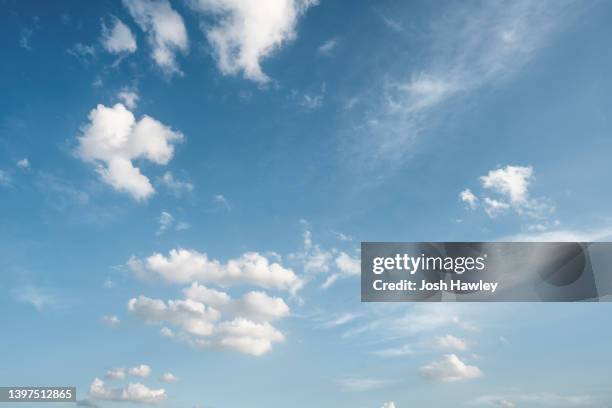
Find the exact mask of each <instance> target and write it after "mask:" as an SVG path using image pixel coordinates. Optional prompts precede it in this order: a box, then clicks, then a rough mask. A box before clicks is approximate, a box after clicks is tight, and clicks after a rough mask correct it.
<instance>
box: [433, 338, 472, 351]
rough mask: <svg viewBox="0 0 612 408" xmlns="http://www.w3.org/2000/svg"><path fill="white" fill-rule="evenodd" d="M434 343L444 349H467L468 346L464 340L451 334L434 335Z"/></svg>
mask: <svg viewBox="0 0 612 408" xmlns="http://www.w3.org/2000/svg"><path fill="white" fill-rule="evenodd" d="M435 343H436V345H437V346H438V347H440V348H442V349H446V350H458V351H463V350H467V348H468V346H467V343H466V341H465V340H463V339H460V338H459V337H455V336H453V335H452V334H447V335H446V336H439V337H436V339H435Z"/></svg>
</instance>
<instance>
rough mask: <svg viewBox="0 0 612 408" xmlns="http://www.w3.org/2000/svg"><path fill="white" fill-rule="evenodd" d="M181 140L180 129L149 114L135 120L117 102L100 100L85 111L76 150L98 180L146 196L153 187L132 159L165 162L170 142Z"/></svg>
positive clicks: (138, 197) (141, 197)
mask: <svg viewBox="0 0 612 408" xmlns="http://www.w3.org/2000/svg"><path fill="white" fill-rule="evenodd" d="M181 140H183V135H182V133H180V132H178V131H174V130H172V129H171V128H169V127H168V126H166V125H164V124H162V123H161V122H159V121H158V120H156V119H154V118H152V117H150V116H147V115H145V116H143V117H142V118H141V119H140V120H138V121H137V120H136V119H135V118H134V115H133V114H132V112H130V111H129V110H128V109H126V107H125V106H124V105H123V104H121V103H118V104H116V105H114V106H113V107H106V106H104V105H101V104H100V105H98V106H97V107H96V108H95V109H93V110H92V111H91V112H90V113H89V123H88V124H87V125H85V126H84V127H83V128H82V132H81V135H80V136H79V137H78V142H79V145H78V147H77V149H76V154H77V155H78V157H80V158H81V159H82V160H83V161H86V162H91V163H94V164H96V171H97V173H98V175H99V176H100V178H101V180H102V181H104V182H105V183H107V184H109V185H111V186H112V187H113V188H114V189H116V190H118V191H123V192H126V193H128V194H130V195H131V196H132V197H133V198H134V199H136V200H146V199H147V198H149V197H150V196H151V195H152V194H153V193H154V192H155V189H154V188H153V186H152V185H151V182H150V181H149V178H148V177H146V176H145V175H143V174H142V173H141V171H140V169H139V168H138V167H135V166H134V163H133V160H136V159H146V160H148V161H150V162H152V163H155V164H159V165H165V164H167V163H168V162H169V161H170V160H171V159H172V156H173V155H174V146H173V143H176V142H180V141H181Z"/></svg>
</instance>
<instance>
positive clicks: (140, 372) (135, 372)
mask: <svg viewBox="0 0 612 408" xmlns="http://www.w3.org/2000/svg"><path fill="white" fill-rule="evenodd" d="M128 373H129V374H130V375H131V376H133V377H141V378H146V377H148V376H149V375H150V374H151V367H149V366H148V365H146V364H141V365H139V366H136V367H133V368H130V369H129V371H128Z"/></svg>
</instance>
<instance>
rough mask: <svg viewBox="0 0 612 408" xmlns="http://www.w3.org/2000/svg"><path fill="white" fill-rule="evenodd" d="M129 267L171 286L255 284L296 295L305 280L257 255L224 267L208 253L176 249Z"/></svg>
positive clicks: (246, 255) (249, 254) (130, 263)
mask: <svg viewBox="0 0 612 408" xmlns="http://www.w3.org/2000/svg"><path fill="white" fill-rule="evenodd" d="M127 265H128V267H129V268H130V269H132V271H134V272H135V273H136V275H137V276H139V277H141V278H145V279H146V278H147V277H158V278H161V279H163V280H164V281H166V282H169V283H180V284H184V283H191V282H195V281H199V282H202V283H206V282H214V283H216V284H218V285H221V286H229V285H236V284H251V285H255V286H260V287H263V288H267V289H279V290H287V291H289V292H291V293H296V292H297V291H298V290H299V289H300V288H301V287H302V285H303V282H302V280H301V279H300V278H299V277H298V276H297V275H296V274H295V273H294V272H293V271H292V270H291V269H287V268H284V267H283V266H281V265H280V264H279V263H277V262H271V261H270V260H268V258H266V257H265V256H263V255H260V254H259V253H257V252H246V253H244V254H242V255H241V256H239V257H238V258H234V259H230V260H229V261H227V262H226V263H221V262H219V261H217V260H215V259H209V258H208V255H207V254H206V253H202V252H198V251H196V250H190V249H182V248H179V249H172V250H170V252H169V254H168V256H165V255H163V254H160V253H154V254H153V255H151V256H149V257H147V258H146V259H143V260H141V259H137V258H135V257H132V258H130V259H129V260H128V263H127Z"/></svg>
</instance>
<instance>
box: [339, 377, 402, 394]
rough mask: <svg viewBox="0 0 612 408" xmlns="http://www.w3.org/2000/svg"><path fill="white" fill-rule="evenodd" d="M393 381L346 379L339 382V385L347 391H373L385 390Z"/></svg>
mask: <svg viewBox="0 0 612 408" xmlns="http://www.w3.org/2000/svg"><path fill="white" fill-rule="evenodd" d="M392 383H393V381H389V380H381V379H377V378H344V379H341V380H339V381H338V385H340V387H342V388H343V389H344V390H346V391H355V392H361V391H372V390H378V389H381V388H385V387H387V386H388V385H390V384H392Z"/></svg>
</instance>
